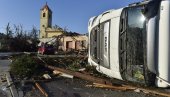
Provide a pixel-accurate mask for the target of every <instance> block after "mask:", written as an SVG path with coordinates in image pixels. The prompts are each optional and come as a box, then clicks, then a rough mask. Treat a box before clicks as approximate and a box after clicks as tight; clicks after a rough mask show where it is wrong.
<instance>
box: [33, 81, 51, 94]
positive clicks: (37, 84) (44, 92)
mask: <svg viewBox="0 0 170 97" xmlns="http://www.w3.org/2000/svg"><path fill="white" fill-rule="evenodd" d="M35 86H36V87H37V88H38V89H39V90H40V92H41V93H42V94H43V95H45V97H48V94H47V92H46V91H45V90H44V89H43V88H42V87H41V86H40V84H39V83H37V82H36V83H35Z"/></svg>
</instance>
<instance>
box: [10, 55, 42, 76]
mask: <svg viewBox="0 0 170 97" xmlns="http://www.w3.org/2000/svg"><path fill="white" fill-rule="evenodd" d="M41 68H42V65H40V64H39V63H37V62H36V61H35V60H34V59H33V58H32V57H31V56H28V55H22V56H19V57H17V58H16V59H15V60H14V61H13V62H12V64H11V65H10V71H11V73H12V74H13V75H15V76H17V77H19V78H30V77H32V76H34V75H38V74H40V70H41Z"/></svg>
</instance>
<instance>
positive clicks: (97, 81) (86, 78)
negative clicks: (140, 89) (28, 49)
mask: <svg viewBox="0 0 170 97" xmlns="http://www.w3.org/2000/svg"><path fill="white" fill-rule="evenodd" d="M45 67H47V68H49V69H51V70H57V71H60V72H63V73H66V74H69V75H73V76H75V77H78V78H81V79H84V80H88V81H91V82H94V83H101V84H106V85H112V83H111V82H110V81H107V80H104V79H101V78H97V77H94V76H90V75H86V74H82V73H80V72H73V71H70V70H66V69H62V68H58V67H54V66H50V65H45Z"/></svg>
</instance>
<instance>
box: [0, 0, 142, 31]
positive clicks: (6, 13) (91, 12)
mask: <svg viewBox="0 0 170 97" xmlns="http://www.w3.org/2000/svg"><path fill="white" fill-rule="evenodd" d="M138 1H141V0H120V1H119V0H1V3H0V32H3V31H4V29H5V27H6V25H7V23H8V22H10V25H11V26H13V25H14V24H16V25H20V24H21V25H23V28H24V29H25V30H27V31H29V30H31V29H32V26H36V27H37V29H39V24H40V19H39V17H40V9H41V8H42V7H43V6H44V5H45V3H46V2H47V3H48V5H49V7H50V8H51V10H52V11H53V20H52V23H53V25H54V24H57V25H59V26H61V27H67V28H68V30H69V31H73V32H78V33H87V23H88V20H89V18H90V17H92V16H96V15H99V14H101V13H102V12H104V11H106V10H109V9H118V8H121V7H124V6H127V5H128V4H129V3H133V2H138Z"/></svg>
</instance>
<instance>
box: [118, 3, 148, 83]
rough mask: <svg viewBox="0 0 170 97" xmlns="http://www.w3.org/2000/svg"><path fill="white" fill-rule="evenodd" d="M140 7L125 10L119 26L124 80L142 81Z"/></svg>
mask: <svg viewBox="0 0 170 97" xmlns="http://www.w3.org/2000/svg"><path fill="white" fill-rule="evenodd" d="M141 9H142V7H140V6H138V7H129V8H126V9H125V10H124V11H123V12H122V15H121V22H120V23H121V24H120V36H119V37H120V53H119V54H120V67H121V73H122V74H123V75H124V78H125V79H127V80H130V81H139V82H142V80H143V81H144V76H143V66H144V62H145V61H144V60H145V54H146V30H145V26H146V25H145V17H144V15H143V14H142V11H141Z"/></svg>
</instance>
